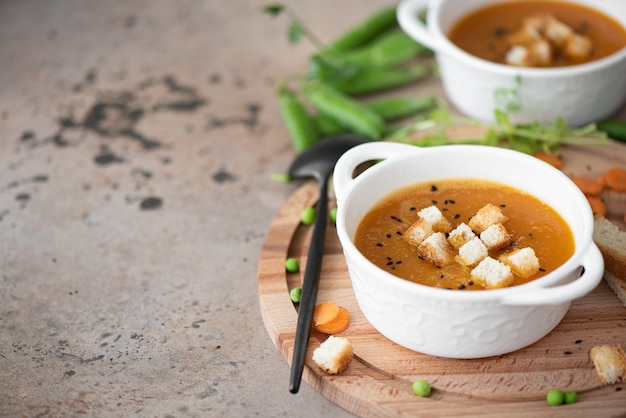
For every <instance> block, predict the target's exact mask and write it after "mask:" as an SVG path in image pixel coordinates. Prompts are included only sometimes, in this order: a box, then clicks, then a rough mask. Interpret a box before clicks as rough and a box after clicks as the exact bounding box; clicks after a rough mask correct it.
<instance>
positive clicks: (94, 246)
mask: <svg viewBox="0 0 626 418" xmlns="http://www.w3.org/2000/svg"><path fill="white" fill-rule="evenodd" d="M285 3H287V4H291V5H292V6H293V8H294V9H295V10H296V11H297V12H298V14H299V15H301V16H302V17H304V18H305V19H306V21H307V23H308V24H309V25H310V27H311V28H314V30H315V31H316V32H317V33H318V35H319V36H320V37H321V38H323V40H330V39H332V38H333V37H334V36H335V35H337V34H339V33H340V32H343V30H345V29H346V28H347V27H348V26H350V24H352V23H353V22H357V21H359V20H360V19H362V18H363V17H365V16H366V15H369V14H370V13H371V12H373V11H374V10H377V9H378V8H380V7H382V6H383V5H386V4H389V2H385V1H383V0H380V1H378V0H376V1H370V2H367V3H364V2H358V1H355V0H350V1H344V2H334V1H331V0H319V1H314V2H307V1H303V0H300V1H296V0H292V1H289V2H285ZM263 5H265V3H263V2H260V1H253V0H240V1H228V2H226V1H215V0H213V1H211V0H204V1H199V0H198V1H196V0H179V1H167V0H124V1H119V0H109V1H106V2H105V1H102V2H100V1H82V0H49V1H44V0H19V1H9V0H0V63H2V64H1V65H0V370H2V377H1V379H0V415H1V416H7V417H13V416H26V417H39V416H52V417H71V416H83V415H85V416H112V417H113V416H115V417H117V416H154V417H177V416H178V417H187V416H189V417H193V416H198V417H208V416H211V417H213V416H216V417H217V416H229V417H230V416H237V417H253V416H263V417H265V416H267V417H269V416H272V417H276V416H298V417H331V416H332V417H344V416H351V414H349V413H347V412H346V411H344V410H343V409H341V408H339V407H337V406H335V405H334V404H332V403H331V402H329V401H328V400H326V399H325V398H323V397H322V396H320V395H319V394H318V393H316V392H315V391H313V390H312V389H311V388H310V387H309V386H308V385H306V384H303V385H302V387H301V390H300V392H299V393H298V394H297V395H292V394H290V393H289V392H288V376H289V367H288V365H287V363H286V362H285V360H284V359H283V358H282V357H281V355H280V354H279V353H278V351H277V350H276V349H275V347H274V346H273V345H272V342H271V340H270V338H269V336H268V335H267V332H266V330H265V328H264V326H263V323H262V321H261V316H260V312H259V304H258V294H257V280H256V273H257V259H258V256H259V251H260V248H261V246H262V244H263V240H264V236H265V232H266V230H267V229H268V227H269V225H270V223H271V222H272V220H273V218H274V216H275V215H276V213H277V212H278V210H279V209H280V208H281V207H282V206H283V204H284V203H285V201H286V199H287V198H288V196H289V195H290V194H291V193H292V192H293V191H294V189H295V187H297V186H296V185H285V184H281V183H276V182H272V181H271V180H270V176H271V175H272V174H273V173H282V172H284V171H285V170H286V167H287V166H288V165H289V163H290V161H291V160H292V158H293V157H294V155H295V154H294V151H293V149H292V147H291V145H290V142H289V138H288V136H287V133H286V131H285V128H284V126H283V125H282V122H281V120H280V115H279V113H278V109H277V104H276V101H275V98H274V86H275V83H276V81H277V79H278V78H280V77H282V76H284V75H287V74H293V73H302V72H303V71H304V69H305V66H306V60H307V57H308V56H309V54H310V53H311V51H312V48H311V47H310V45H308V44H306V43H303V44H301V45H298V46H293V45H289V44H288V42H287V41H286V30H287V26H288V23H287V21H286V20H285V19H284V18H280V17H279V18H271V17H269V16H267V15H265V14H263V13H262V12H261V8H262V6H263ZM415 91H416V92H417V93H419V94H428V93H431V92H439V86H438V85H436V84H435V85H428V84H426V85H424V86H421V87H416V88H415Z"/></svg>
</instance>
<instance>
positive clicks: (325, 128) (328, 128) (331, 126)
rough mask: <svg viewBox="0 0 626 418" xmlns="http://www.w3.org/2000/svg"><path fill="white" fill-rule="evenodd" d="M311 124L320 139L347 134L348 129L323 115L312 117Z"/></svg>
mask: <svg viewBox="0 0 626 418" xmlns="http://www.w3.org/2000/svg"><path fill="white" fill-rule="evenodd" d="M313 122H315V125H317V130H318V131H319V133H320V135H321V136H322V137H330V136H336V135H341V134H345V133H348V129H346V128H345V127H344V126H342V125H341V124H340V123H339V122H337V121H336V120H335V119H333V118H331V117H330V116H328V115H327V114H325V113H319V114H317V115H315V116H313Z"/></svg>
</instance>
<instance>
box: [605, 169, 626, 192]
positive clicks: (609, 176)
mask: <svg viewBox="0 0 626 418" xmlns="http://www.w3.org/2000/svg"><path fill="white" fill-rule="evenodd" d="M606 184H607V185H608V186H609V187H610V188H611V189H613V190H615V191H618V192H626V170H624V169H623V168H620V167H615V168H611V169H610V170H609V171H607V172H606Z"/></svg>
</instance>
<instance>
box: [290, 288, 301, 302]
mask: <svg viewBox="0 0 626 418" xmlns="http://www.w3.org/2000/svg"><path fill="white" fill-rule="evenodd" d="M289 298H290V299H291V301H292V302H293V303H300V299H301V298H302V288H301V287H294V288H293V289H291V291H290V292H289Z"/></svg>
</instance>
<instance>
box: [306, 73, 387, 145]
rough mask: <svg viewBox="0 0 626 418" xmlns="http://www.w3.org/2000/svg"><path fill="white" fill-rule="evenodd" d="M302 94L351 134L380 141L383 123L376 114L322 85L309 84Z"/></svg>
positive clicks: (350, 98) (344, 95)
mask: <svg viewBox="0 0 626 418" xmlns="http://www.w3.org/2000/svg"><path fill="white" fill-rule="evenodd" d="M304 92H305V94H306V96H307V98H308V99H309V100H310V101H311V104H312V105H313V106H315V107H316V108H317V110H319V111H320V112H321V113H325V114H326V115H328V116H330V117H331V118H333V119H334V120H336V121H337V122H339V124H340V125H342V126H344V127H346V128H347V129H349V130H350V131H352V132H355V133H358V134H361V135H364V136H366V137H368V138H372V139H380V138H381V137H382V133H383V131H384V129H385V122H384V121H383V119H382V118H381V117H380V116H378V114H377V113H376V112H374V111H372V110H370V109H368V108H367V107H365V106H364V105H362V104H361V103H359V102H358V101H356V100H355V99H353V98H352V97H350V96H348V95H347V94H344V93H342V92H340V91H339V90H337V89H335V88H334V87H332V86H330V85H328V84H324V83H320V82H317V83H309V84H307V85H305V86H304Z"/></svg>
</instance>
